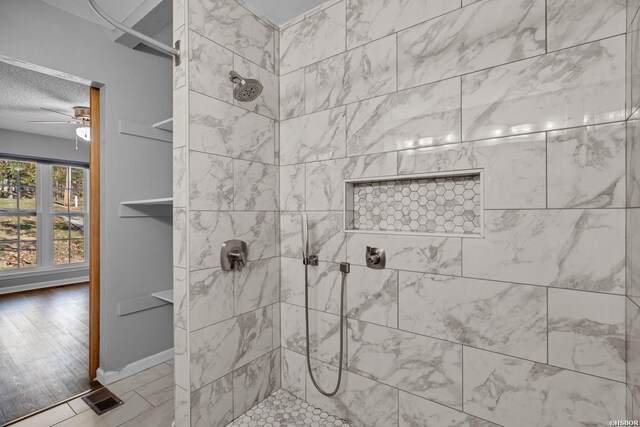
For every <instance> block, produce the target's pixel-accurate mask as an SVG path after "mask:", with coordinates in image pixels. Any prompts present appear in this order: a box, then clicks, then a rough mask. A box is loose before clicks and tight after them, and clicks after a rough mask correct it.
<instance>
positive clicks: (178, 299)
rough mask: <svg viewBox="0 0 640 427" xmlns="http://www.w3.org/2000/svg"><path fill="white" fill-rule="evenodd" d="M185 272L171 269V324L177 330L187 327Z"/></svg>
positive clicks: (177, 268) (181, 269) (175, 268)
mask: <svg viewBox="0 0 640 427" xmlns="http://www.w3.org/2000/svg"><path fill="white" fill-rule="evenodd" d="M188 304H189V300H188V298H187V270H186V269H184V268H179V267H174V268H173V324H174V326H177V327H178V328H182V329H185V328H186V327H187V305H188Z"/></svg>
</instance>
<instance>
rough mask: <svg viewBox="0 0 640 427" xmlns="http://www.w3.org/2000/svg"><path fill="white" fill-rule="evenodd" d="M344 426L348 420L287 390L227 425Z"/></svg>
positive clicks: (255, 426) (250, 426)
mask: <svg viewBox="0 0 640 427" xmlns="http://www.w3.org/2000/svg"><path fill="white" fill-rule="evenodd" d="M258 426H259V427H294V426H311V427H319V426H342V427H351V425H350V424H348V423H347V422H346V421H344V420H342V419H340V418H338V417H336V416H333V415H329V414H327V413H326V412H324V411H322V410H320V409H318V408H316V407H315V406H312V405H309V404H308V403H307V402H305V401H304V400H302V399H300V398H298V397H296V396H294V395H293V394H291V393H289V392H288V391H285V390H282V389H280V390H278V391H276V392H275V393H273V394H272V395H271V396H269V397H267V398H266V399H265V400H263V401H262V402H260V403H258V404H257V405H256V406H254V407H253V408H251V409H249V410H248V411H247V412H245V413H244V414H243V415H241V416H240V417H239V418H238V419H237V420H235V421H234V422H232V423H231V424H227V427H258Z"/></svg>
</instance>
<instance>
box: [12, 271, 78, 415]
mask: <svg viewBox="0 0 640 427" xmlns="http://www.w3.org/2000/svg"><path fill="white" fill-rule="evenodd" d="M88 353H89V284H88V283H83V284H78V285H70V286H63V287H58V288H49V289H43V290H37V291H29V292H21V293H17V294H9V295H0V425H1V424H3V423H6V422H9V421H11V420H15V419H16V418H19V417H22V416H24V415H27V414H30V413H32V412H35V411H37V410H40V409H43V408H45V407H47V406H50V405H52V404H55V403H58V402H61V401H63V400H66V399H68V398H70V397H72V396H75V395H77V394H79V393H82V392H83V391H86V390H88V389H90V383H89V354H88Z"/></svg>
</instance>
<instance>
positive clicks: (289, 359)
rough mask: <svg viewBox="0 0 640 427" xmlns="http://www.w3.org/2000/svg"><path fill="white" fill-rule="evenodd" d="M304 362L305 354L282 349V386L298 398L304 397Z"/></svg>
mask: <svg viewBox="0 0 640 427" xmlns="http://www.w3.org/2000/svg"><path fill="white" fill-rule="evenodd" d="M306 363H307V361H306V360H305V356H303V355H301V354H298V353H296V352H294V351H291V350H288V349H286V348H283V349H282V388H283V389H285V390H287V391H288V392H290V393H293V394H295V395H296V396H298V397H299V398H300V399H304V398H305V390H304V388H305V376H306V372H307V365H306Z"/></svg>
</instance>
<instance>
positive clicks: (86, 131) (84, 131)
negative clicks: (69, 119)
mask: <svg viewBox="0 0 640 427" xmlns="http://www.w3.org/2000/svg"><path fill="white" fill-rule="evenodd" d="M76 135H78V138H82V139H84V140H85V141H89V140H91V128H90V127H89V126H80V127H79V128H77V129H76Z"/></svg>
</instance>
